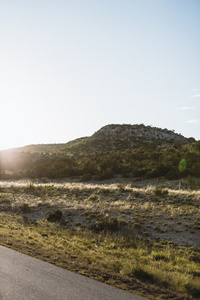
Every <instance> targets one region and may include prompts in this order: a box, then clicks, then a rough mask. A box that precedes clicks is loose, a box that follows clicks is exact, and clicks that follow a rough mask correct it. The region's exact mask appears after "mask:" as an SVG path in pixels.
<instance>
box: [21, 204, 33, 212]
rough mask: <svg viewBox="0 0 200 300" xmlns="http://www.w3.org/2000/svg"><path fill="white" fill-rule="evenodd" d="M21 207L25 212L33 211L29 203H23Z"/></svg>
mask: <svg viewBox="0 0 200 300" xmlns="http://www.w3.org/2000/svg"><path fill="white" fill-rule="evenodd" d="M19 209H20V211H21V212H22V213H23V214H28V213H30V212H31V207H30V206H29V205H28V204H27V203H24V204H22V205H21V206H20V207H19Z"/></svg>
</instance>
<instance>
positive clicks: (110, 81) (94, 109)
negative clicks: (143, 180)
mask: <svg viewBox="0 0 200 300" xmlns="http://www.w3.org/2000/svg"><path fill="white" fill-rule="evenodd" d="M199 15H200V2H199V1H198V0H191V1H187V0H176V1H174V0H163V1H158V0H140V1H138V0H125V1H118V0H115V1H114V0H109V1H105V0H102V1H97V0H94V1H91V0H86V1H80V0H77V1H63V0H57V1H54V0H48V1H47V0H40V1H39V0H36V1H23V0H19V1H14V0H8V1H1V4H0V40H1V47H0V101H1V117H0V126H1V138H0V150H1V149H8V148H15V147H20V146H25V145H30V144H48V143H66V142H68V141H70V140H73V139H76V138H79V137H84V136H90V135H92V134H93V133H94V132H96V131H97V130H99V129H100V128H101V127H102V126H105V125H107V124H142V123H143V124H145V125H152V126H153V127H159V128H167V129H169V130H175V132H176V133H181V134H182V135H183V136H185V137H194V138H195V139H196V140H200V99H199V98H200V94H199V91H200V56H199V53H200V18H199Z"/></svg>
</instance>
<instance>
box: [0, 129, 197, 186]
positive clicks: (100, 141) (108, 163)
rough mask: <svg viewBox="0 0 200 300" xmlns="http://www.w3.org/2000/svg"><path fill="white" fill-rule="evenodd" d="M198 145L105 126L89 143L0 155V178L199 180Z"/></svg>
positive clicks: (165, 133)
mask: <svg viewBox="0 0 200 300" xmlns="http://www.w3.org/2000/svg"><path fill="white" fill-rule="evenodd" d="M199 144H200V142H196V141H195V139H194V138H185V137H184V136H182V135H181V134H177V133H175V132H174V131H170V130H167V129H160V128H156V127H151V126H145V125H143V124H141V125H106V126H104V127H102V128H101V129H100V130H98V131H97V132H95V133H94V134H93V135H92V136H90V137H82V138H78V139H75V140H73V141H70V142H68V143H63V144H47V145H45V144H42V145H29V146H26V147H22V148H17V149H13V150H9V151H1V153H0V156H1V165H0V175H1V178H3V179H11V178H17V179H18V178H27V177H28V178H42V177H47V178H50V179H62V178H68V177H76V178H78V177H79V178H80V180H90V179H94V180H104V179H110V178H114V177H116V176H122V177H126V178H127V177H129V178H133V177H142V178H156V177H160V176H164V177H165V178H167V179H177V178H182V177H186V176H189V175H190V176H195V177H200V145H199ZM180 163H181V164H182V166H181V168H180V169H179V165H180Z"/></svg>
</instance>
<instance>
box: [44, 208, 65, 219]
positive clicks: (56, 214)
mask: <svg viewBox="0 0 200 300" xmlns="http://www.w3.org/2000/svg"><path fill="white" fill-rule="evenodd" d="M62 217H63V213H62V211H61V210H59V209H56V210H54V211H53V212H48V217H47V221H49V222H60V221H61V220H62Z"/></svg>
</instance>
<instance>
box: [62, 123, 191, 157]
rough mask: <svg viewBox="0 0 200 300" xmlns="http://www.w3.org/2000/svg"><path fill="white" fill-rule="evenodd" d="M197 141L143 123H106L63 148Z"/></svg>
mask: <svg viewBox="0 0 200 300" xmlns="http://www.w3.org/2000/svg"><path fill="white" fill-rule="evenodd" d="M190 142H195V139H193V138H189V139H188V138H185V137H184V136H182V135H181V134H177V133H175V132H174V131H171V130H168V129H166V128H165V129H161V128H156V127H151V126H145V125H143V124H141V125H115V124H111V125H106V126H104V127H102V128H101V129H100V130H98V131H97V132H95V133H94V134H93V135H92V136H91V137H87V138H83V139H81V141H80V142H79V141H78V142H77V143H72V142H70V143H71V144H66V147H65V148H64V149H63V150H67V148H68V150H71V151H73V152H74V151H75V152H87V153H88V152H105V151H112V150H124V149H133V148H138V147H140V146H143V145H149V144H154V145H162V144H174V143H181V144H186V143H190Z"/></svg>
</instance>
